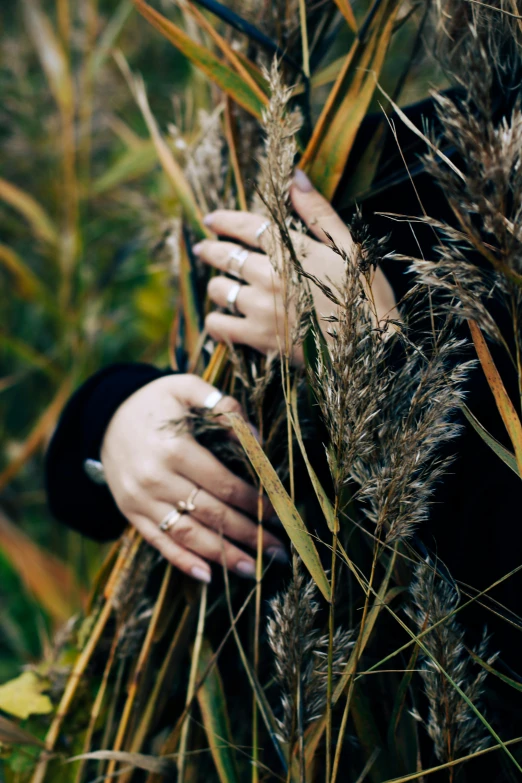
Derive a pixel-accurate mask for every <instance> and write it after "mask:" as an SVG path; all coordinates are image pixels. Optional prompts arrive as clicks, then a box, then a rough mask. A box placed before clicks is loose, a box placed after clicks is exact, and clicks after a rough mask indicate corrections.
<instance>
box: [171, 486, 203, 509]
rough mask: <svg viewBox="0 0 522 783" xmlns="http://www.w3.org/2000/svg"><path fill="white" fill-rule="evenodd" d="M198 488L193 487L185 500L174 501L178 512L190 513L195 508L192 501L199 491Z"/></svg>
mask: <svg viewBox="0 0 522 783" xmlns="http://www.w3.org/2000/svg"><path fill="white" fill-rule="evenodd" d="M199 489H200V488H199V487H194V489H193V490H192V492H191V493H190V495H189V496H188V498H187V500H178V502H177V503H176V508H177V510H178V511H179V513H180V514H191V513H192V512H193V511H195V510H196V506H195V504H194V501H195V499H196V495H197V494H198V492H199Z"/></svg>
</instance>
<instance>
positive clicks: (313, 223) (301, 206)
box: [290, 169, 352, 253]
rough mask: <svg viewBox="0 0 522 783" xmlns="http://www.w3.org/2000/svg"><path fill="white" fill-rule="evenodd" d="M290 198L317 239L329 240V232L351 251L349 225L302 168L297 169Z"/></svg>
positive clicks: (343, 246) (338, 243)
mask: <svg viewBox="0 0 522 783" xmlns="http://www.w3.org/2000/svg"><path fill="white" fill-rule="evenodd" d="M290 198H291V199H292V204H293V207H294V209H295V211H296V212H297V214H298V215H299V217H300V218H301V220H302V221H303V223H305V224H306V226H307V227H308V228H309V229H310V231H311V232H312V233H313V234H314V235H315V236H316V237H317V239H319V240H320V241H321V242H328V237H327V234H328V235H329V236H331V237H332V239H333V241H334V242H335V244H336V245H339V247H342V248H343V250H345V251H346V252H347V253H349V252H350V249H351V247H352V237H351V234H350V231H349V229H348V227H347V226H346V225H345V224H344V223H343V221H342V220H341V218H340V217H339V215H338V214H337V212H336V211H335V210H334V208H333V207H332V205H331V204H330V203H329V202H328V201H327V200H326V199H325V198H324V196H321V194H320V193H319V191H318V190H316V189H315V188H314V186H313V185H312V183H311V182H310V180H309V178H308V177H307V176H306V174H305V173H304V171H303V170H302V169H296V170H295V173H294V180H293V182H292V186H291V188H290ZM325 232H326V233H325Z"/></svg>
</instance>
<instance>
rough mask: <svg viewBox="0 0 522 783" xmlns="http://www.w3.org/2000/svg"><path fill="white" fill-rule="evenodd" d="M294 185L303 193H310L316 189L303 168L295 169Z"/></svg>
mask: <svg viewBox="0 0 522 783" xmlns="http://www.w3.org/2000/svg"><path fill="white" fill-rule="evenodd" d="M294 185H295V186H296V188H297V190H301V191H302V192H303V193H310V191H311V190H313V189H314V186H313V185H312V183H311V182H310V180H309V179H308V177H307V176H306V174H305V173H304V171H303V170H302V169H296V170H295V171H294Z"/></svg>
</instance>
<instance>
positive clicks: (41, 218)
mask: <svg viewBox="0 0 522 783" xmlns="http://www.w3.org/2000/svg"><path fill="white" fill-rule="evenodd" d="M0 199H1V200H2V201H5V202H6V203H7V204H9V206H11V207H13V209H15V210H16V211H17V212H19V213H20V214H21V215H22V216H23V217H24V218H25V219H26V220H27V222H28V223H29V225H30V226H31V229H32V230H33V233H34V235H35V236H36V237H38V239H41V240H43V241H44V242H46V243H47V244H49V245H53V246H56V245H57V244H58V230H57V228H56V226H55V225H54V223H53V221H52V220H51V218H50V217H49V215H48V214H47V212H46V211H45V210H44V208H43V207H42V206H41V205H40V204H39V203H38V202H37V201H36V200H35V199H34V198H33V197H32V196H30V195H29V194H28V193H25V192H24V191H23V190H21V189H20V188H18V187H17V186H16V185H13V184H12V183H11V182H7V180H5V179H0Z"/></svg>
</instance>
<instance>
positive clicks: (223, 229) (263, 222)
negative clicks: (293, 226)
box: [204, 209, 313, 254]
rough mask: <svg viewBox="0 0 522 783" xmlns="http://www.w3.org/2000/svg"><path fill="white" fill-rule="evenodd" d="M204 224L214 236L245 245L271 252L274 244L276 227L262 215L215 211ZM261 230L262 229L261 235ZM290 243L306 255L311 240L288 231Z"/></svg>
mask: <svg viewBox="0 0 522 783" xmlns="http://www.w3.org/2000/svg"><path fill="white" fill-rule="evenodd" d="M204 222H205V224H206V225H207V226H209V228H211V229H212V231H214V232H215V233H216V234H221V235H222V236H227V237H234V239H237V240H239V241H240V242H242V243H243V244H245V245H250V246H251V247H256V248H260V249H261V250H263V249H268V250H271V249H272V247H273V244H274V240H273V237H274V233H275V232H276V231H277V229H276V227H275V226H273V225H271V224H270V221H269V220H267V218H266V217H263V215H256V214H254V213H251V212H241V211H239V210H233V209H216V211H215V212H211V213H210V214H209V215H207V216H206V217H205V221H204ZM261 229H263V231H262V233H260V232H261ZM289 234H290V238H291V240H292V242H294V244H295V245H296V246H297V247H298V248H299V252H300V253H305V254H306V253H307V252H308V251H309V250H310V248H311V246H312V244H313V240H312V239H310V237H307V236H306V235H304V234H300V233H299V232H298V231H290V232H289Z"/></svg>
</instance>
